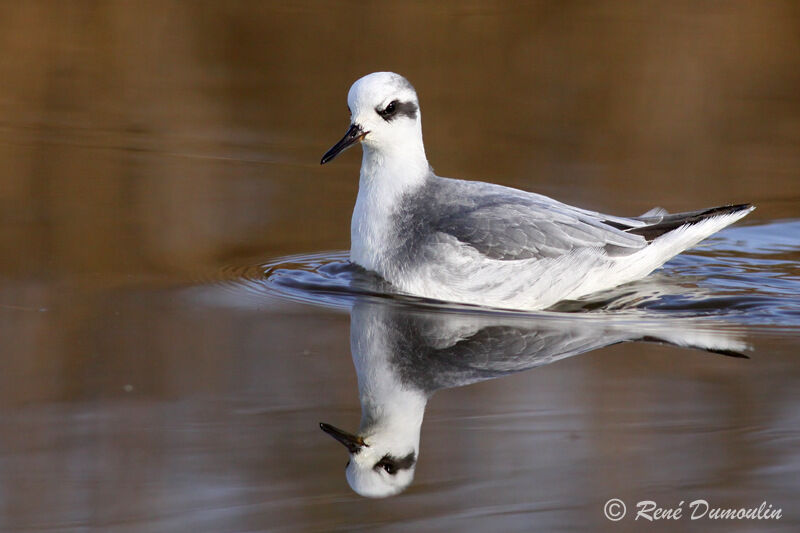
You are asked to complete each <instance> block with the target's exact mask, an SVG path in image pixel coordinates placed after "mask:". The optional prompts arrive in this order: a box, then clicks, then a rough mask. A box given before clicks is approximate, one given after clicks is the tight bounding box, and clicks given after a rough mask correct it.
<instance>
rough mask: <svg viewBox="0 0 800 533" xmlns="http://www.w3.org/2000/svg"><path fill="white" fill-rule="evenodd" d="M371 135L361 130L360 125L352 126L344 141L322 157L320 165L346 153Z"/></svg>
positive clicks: (343, 138)
mask: <svg viewBox="0 0 800 533" xmlns="http://www.w3.org/2000/svg"><path fill="white" fill-rule="evenodd" d="M367 133H369V132H365V131H364V130H362V129H361V126H359V125H358V124H350V129H349V130H347V133H345V134H344V137H342V140H341V141H339V142H338V143H336V144H334V145H333V147H332V148H331V149H330V150H328V151H327V152H325V155H323V156H322V161H320V162H319V164H320V165H324V164H325V163H327V162H328V161H330V160H331V159H333V158H334V157H336V156H337V155H339V154H340V153H342V152H344V151H345V150H347V149H348V148H350V147H351V146H353V145H354V144H355V143H357V142H358V141H360V140H361V139H363V138H364V136H365V135H366V134H367Z"/></svg>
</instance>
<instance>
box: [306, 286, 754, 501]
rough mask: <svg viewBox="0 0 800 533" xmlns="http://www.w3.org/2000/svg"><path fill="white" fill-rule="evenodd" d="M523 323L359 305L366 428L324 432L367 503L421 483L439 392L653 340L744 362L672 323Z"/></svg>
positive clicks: (718, 339) (527, 319)
mask: <svg viewBox="0 0 800 533" xmlns="http://www.w3.org/2000/svg"><path fill="white" fill-rule="evenodd" d="M563 316H564V315H540V316H521V315H515V314H502V313H478V312H466V311H454V310H443V309H429V308H428V309H426V308H421V307H415V306H410V305H403V304H398V303H396V302H391V301H389V302H381V301H377V300H374V299H372V300H368V299H361V300H357V301H356V302H355V304H354V305H353V307H352V310H351V325H350V343H351V349H352V352H353V362H354V364H355V368H356V373H357V375H358V388H359V398H360V401H361V425H360V427H359V429H358V432H357V433H356V434H351V433H348V432H346V431H343V430H341V429H338V428H335V427H334V426H331V425H329V424H322V425H321V427H322V429H323V430H324V431H325V432H326V433H328V434H329V435H331V436H332V437H334V438H336V440H338V441H339V442H341V443H342V444H344V445H345V446H346V447H347V449H348V451H349V454H350V461H348V463H347V468H346V476H347V480H348V482H349V483H350V486H351V487H352V488H353V490H355V491H356V492H357V493H359V494H361V495H363V496H368V497H385V496H391V495H395V494H398V493H399V492H401V491H402V490H404V489H405V488H406V487H407V486H408V485H409V484H410V483H411V481H412V480H413V478H414V471H415V468H416V465H417V459H418V458H419V440H420V428H421V425H422V418H423V416H424V414H425V405H426V403H427V401H428V398H429V397H430V396H431V395H432V394H433V393H434V392H435V391H437V390H439V389H446V388H451V387H460V386H463V385H468V384H470V383H475V382H478V381H483V380H487V379H494V378H498V377H501V376H504V375H506V374H511V373H514V372H519V371H522V370H527V369H530V368H533V367H536V366H541V365H546V364H549V363H552V362H555V361H558V360H559V359H564V358H567V357H571V356H573V355H579V354H582V353H585V352H589V351H591V350H596V349H598V348H602V347H604V346H608V345H611V344H616V343H619V342H626V341H650V342H661V343H667V344H673V345H677V346H685V347H691V348H697V349H701V350H706V351H710V352H717V353H722V354H726V355H733V356H737V355H738V356H741V354H739V352H740V351H741V350H744V349H745V348H746V345H745V344H744V343H743V342H742V341H741V340H739V339H738V338H736V336H735V334H732V333H730V332H726V331H719V330H713V329H709V328H704V327H702V326H701V325H700V324H699V323H697V322H694V321H690V320H682V319H672V320H669V321H662V322H658V323H656V322H652V321H651V322H647V323H642V322H634V321H622V320H619V319H617V320H615V319H611V318H603V317H600V316H596V317H588V316H585V315H584V316H576V315H571V316H569V318H568V319H567V318H563Z"/></svg>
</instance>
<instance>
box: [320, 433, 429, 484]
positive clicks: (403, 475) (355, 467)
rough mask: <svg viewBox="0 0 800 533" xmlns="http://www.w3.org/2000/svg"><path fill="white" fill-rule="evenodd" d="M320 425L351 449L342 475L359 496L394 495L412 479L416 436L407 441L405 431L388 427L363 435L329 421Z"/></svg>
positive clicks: (415, 463)
mask: <svg viewBox="0 0 800 533" xmlns="http://www.w3.org/2000/svg"><path fill="white" fill-rule="evenodd" d="M320 427H321V428H322V430H323V431H324V432H325V433H327V434H329V435H330V436H332V437H333V438H335V439H336V440H338V441H339V442H341V443H342V444H344V446H345V447H346V448H347V450H348V451H349V452H350V460H349V461H347V467H346V469H345V475H346V477H347V482H348V483H349V484H350V487H351V488H352V489H353V490H354V491H355V492H357V493H358V494H360V495H361V496H366V497H367V498H385V497H387V496H394V495H395V494H399V493H400V492H402V491H403V490H404V489H405V488H406V487H408V485H409V484H410V483H411V481H412V480H413V479H414V470H415V468H416V466H417V451H416V449H415V448H416V443H418V442H419V439H418V438H417V440H416V442H408V440H407V438H404V435H402V434H399V435H393V434H392V433H391V432H390V431H387V432H385V433H376V434H373V435H370V436H368V437H366V438H362V437H360V436H357V435H353V434H351V433H347V432H346V431H342V430H341V429H338V428H336V427H334V426H331V425H330V424H320ZM417 435H418V434H417Z"/></svg>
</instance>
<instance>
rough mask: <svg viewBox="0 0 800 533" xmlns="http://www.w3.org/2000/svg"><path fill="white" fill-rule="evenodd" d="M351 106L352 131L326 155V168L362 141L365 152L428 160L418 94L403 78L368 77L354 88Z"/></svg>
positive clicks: (383, 74)
mask: <svg viewBox="0 0 800 533" xmlns="http://www.w3.org/2000/svg"><path fill="white" fill-rule="evenodd" d="M347 107H348V108H349V110H350V129H349V130H347V133H346V134H345V136H344V137H343V138H342V140H340V141H339V142H338V143H336V144H335V145H334V146H333V147H332V148H331V149H330V150H328V152H327V153H326V154H325V155H324V156H322V161H321V163H322V164H323V165H324V164H325V163H327V162H328V161H330V160H331V159H333V158H334V157H336V156H337V155H338V154H340V153H341V152H343V151H344V150H346V149H347V148H349V147H350V146H352V145H353V144H355V143H356V142H358V141H362V142H363V144H364V146H365V151H366V150H375V151H378V152H381V153H382V154H384V155H390V154H394V153H396V154H398V155H400V156H402V157H406V158H408V157H418V156H419V155H421V156H422V158H423V159H424V158H425V149H424V147H423V144H422V117H421V115H420V111H419V100H418V99H417V92H416V91H415V90H414V87H413V86H412V85H411V84H410V83H409V82H408V80H406V79H405V78H404V77H403V76H401V75H399V74H395V73H394V72H373V73H372V74H368V75H366V76H364V77H363V78H361V79H359V80H357V81H356V82H355V83H354V84H353V85H352V87H350V92H349V93H348V94H347Z"/></svg>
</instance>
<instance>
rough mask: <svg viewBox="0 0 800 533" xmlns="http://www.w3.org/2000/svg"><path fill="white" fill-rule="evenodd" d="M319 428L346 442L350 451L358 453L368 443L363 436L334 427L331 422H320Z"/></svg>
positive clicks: (343, 442)
mask: <svg viewBox="0 0 800 533" xmlns="http://www.w3.org/2000/svg"><path fill="white" fill-rule="evenodd" d="M319 428H320V429H321V430H322V431H324V432H325V433H327V434H328V435H330V436H331V437H333V438H334V439H336V440H338V441H339V442H341V443H342V444H344V445H345V447H346V448H347V449H348V451H349V452H350V453H358V452H360V451H361V448H363V447H365V446H367V444H366V443H365V442H364V439H362V438H361V437H359V436H356V435H353V434H352V433H348V432H346V431H342V430H341V429H339V428H336V427H333V426H332V425H330V424H326V423H325V422H320V423H319Z"/></svg>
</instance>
